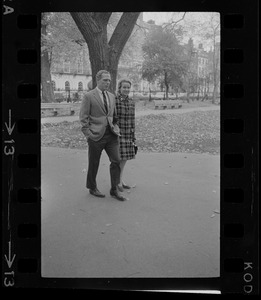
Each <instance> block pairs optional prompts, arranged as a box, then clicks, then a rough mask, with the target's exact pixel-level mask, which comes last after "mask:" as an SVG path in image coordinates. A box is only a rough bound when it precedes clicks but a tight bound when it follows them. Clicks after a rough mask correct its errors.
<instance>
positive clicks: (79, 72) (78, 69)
mask: <svg viewBox="0 0 261 300" xmlns="http://www.w3.org/2000/svg"><path fill="white" fill-rule="evenodd" d="M77 73H78V74H83V62H82V60H78V62H77Z"/></svg>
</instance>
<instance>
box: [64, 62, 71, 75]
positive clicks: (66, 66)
mask: <svg viewBox="0 0 261 300" xmlns="http://www.w3.org/2000/svg"><path fill="white" fill-rule="evenodd" d="M63 72H64V73H70V62H69V61H64V62H63Z"/></svg>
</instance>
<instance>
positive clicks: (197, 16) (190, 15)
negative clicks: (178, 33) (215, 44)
mask: <svg viewBox="0 0 261 300" xmlns="http://www.w3.org/2000/svg"><path fill="white" fill-rule="evenodd" d="M183 14H184V12H143V20H144V21H145V22H147V21H149V20H154V21H155V23H156V24H157V25H161V24H163V23H167V22H169V21H177V20H180V19H181V18H182V16H183ZM212 14H213V12H187V13H186V15H185V19H184V20H185V21H199V22H200V21H202V22H203V21H207V20H210V18H211V15H212ZM216 17H220V16H219V13H216ZM179 24H180V25H181V24H182V22H180V23H179ZM192 38H193V40H194V43H195V44H197V45H198V44H199V43H203V47H204V48H205V49H206V50H209V49H210V47H211V44H210V43H209V42H207V41H202V40H201V38H200V37H198V36H197V33H196V32H195V33H194V34H193V37H192ZM188 39H189V36H186V37H184V42H187V40H188Z"/></svg>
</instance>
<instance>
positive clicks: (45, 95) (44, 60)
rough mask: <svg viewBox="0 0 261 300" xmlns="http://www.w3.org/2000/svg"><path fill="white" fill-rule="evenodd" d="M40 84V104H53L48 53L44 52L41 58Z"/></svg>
mask: <svg viewBox="0 0 261 300" xmlns="http://www.w3.org/2000/svg"><path fill="white" fill-rule="evenodd" d="M41 83H42V102H55V99H54V92H53V86H52V78H51V71H50V62H49V59H48V52H47V51H44V52H43V53H42V56H41Z"/></svg>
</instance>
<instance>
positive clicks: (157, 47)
mask: <svg viewBox="0 0 261 300" xmlns="http://www.w3.org/2000/svg"><path fill="white" fill-rule="evenodd" d="M142 49H143V52H144V63H143V66H142V77H143V78H144V79H147V80H148V81H149V82H154V81H155V80H156V79H158V80H159V81H161V82H162V83H163V84H164V85H165V87H166V97H167V98H168V91H169V87H170V86H174V85H181V84H182V77H183V76H184V75H185V73H186V67H187V65H186V61H184V59H183V48H182V47H181V45H180V44H179V42H178V39H177V38H176V36H175V33H174V32H173V31H172V30H171V29H169V28H167V27H165V28H163V27H160V26H158V27H156V28H154V29H153V30H151V32H149V34H148V36H147V38H146V41H145V43H144V45H143V47H142Z"/></svg>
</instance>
